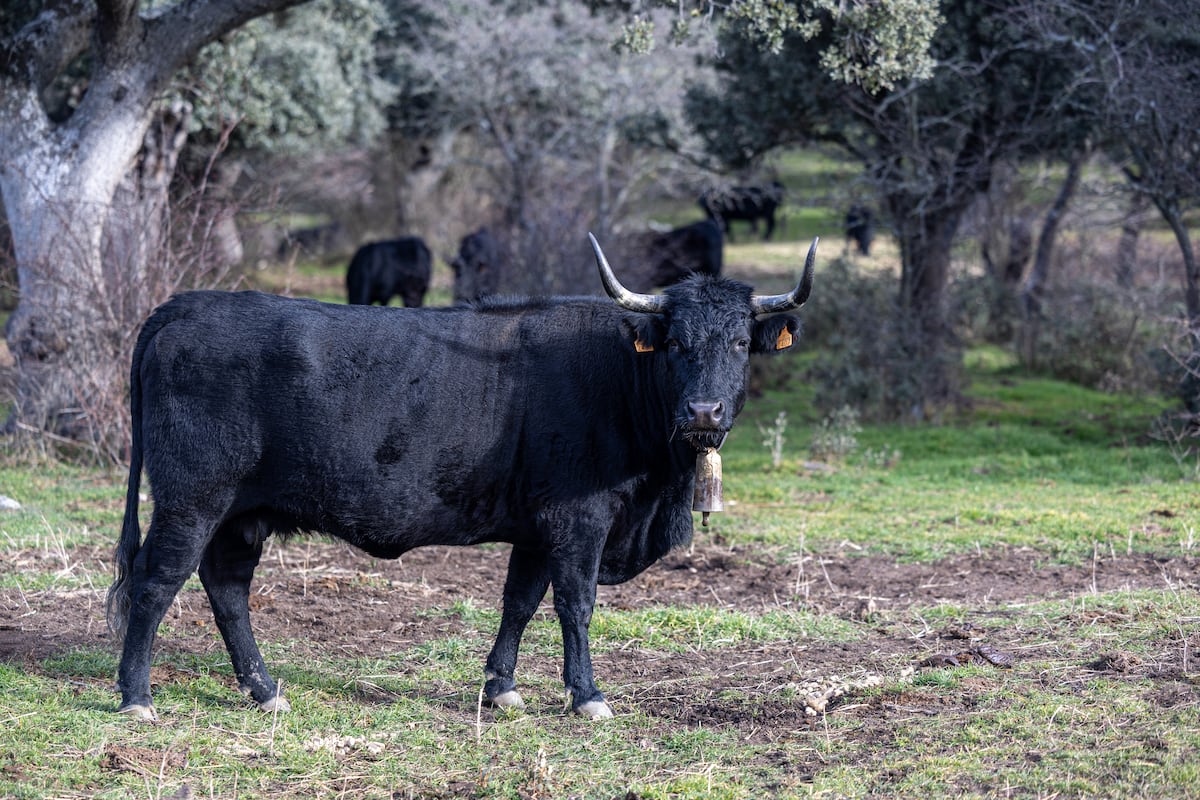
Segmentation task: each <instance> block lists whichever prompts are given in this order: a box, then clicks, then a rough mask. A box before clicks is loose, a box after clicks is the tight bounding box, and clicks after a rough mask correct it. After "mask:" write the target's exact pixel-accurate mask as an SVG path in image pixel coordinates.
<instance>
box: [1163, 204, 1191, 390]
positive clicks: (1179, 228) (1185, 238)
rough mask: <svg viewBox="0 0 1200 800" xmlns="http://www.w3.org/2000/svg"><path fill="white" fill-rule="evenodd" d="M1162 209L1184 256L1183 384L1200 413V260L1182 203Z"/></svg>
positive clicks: (1164, 205) (1164, 206)
mask: <svg viewBox="0 0 1200 800" xmlns="http://www.w3.org/2000/svg"><path fill="white" fill-rule="evenodd" d="M1156 204H1157V205H1158V210H1159V211H1160V212H1161V213H1162V215H1163V219H1165V220H1166V221H1167V224H1168V225H1170V226H1171V230H1172V231H1173V232H1174V233H1175V241H1176V242H1177V243H1178V244H1179V252H1180V254H1181V255H1182V256H1183V297H1184V308H1185V309H1186V314H1187V320H1186V327H1187V332H1186V336H1185V342H1184V348H1183V349H1184V352H1183V354H1182V356H1181V360H1182V362H1183V367H1184V370H1185V373H1184V376H1183V380H1182V382H1181V384H1180V395H1181V397H1182V399H1183V404H1184V406H1185V407H1186V408H1187V410H1188V411H1189V412H1190V413H1192V414H1200V263H1198V262H1197V260H1196V249H1195V247H1194V246H1193V245H1192V238H1191V234H1189V233H1188V228H1187V224H1186V223H1185V221H1184V219H1183V213H1182V211H1181V209H1180V208H1179V206H1178V205H1176V204H1174V203H1169V202H1165V201H1163V202H1158V201H1156Z"/></svg>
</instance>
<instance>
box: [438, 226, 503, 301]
mask: <svg viewBox="0 0 1200 800" xmlns="http://www.w3.org/2000/svg"><path fill="white" fill-rule="evenodd" d="M503 263H504V262H503V256H502V255H501V250H500V242H498V241H496V237H495V236H493V235H492V232H491V231H489V230H488V229H487V228H480V229H479V230H477V231H475V232H474V233H469V234H467V235H466V236H464V237H463V238H462V241H461V242H460V243H459V245H458V255H457V256H455V257H454V258H453V259H451V260H450V267H451V268H452V269H453V270H454V300H455V302H458V303H463V302H468V303H473V302H475V301H476V300H480V299H482V298H484V297H487V296H488V295H493V294H495V293H496V290H497V289H498V288H499V285H500V275H501V272H502V270H503Z"/></svg>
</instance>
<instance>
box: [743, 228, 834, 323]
mask: <svg viewBox="0 0 1200 800" xmlns="http://www.w3.org/2000/svg"><path fill="white" fill-rule="evenodd" d="M819 241H820V238H818V237H813V241H812V245H811V246H810V247H809V248H808V258H806V259H804V274H803V275H801V276H800V282H799V283H798V284H796V288H795V289H792V290H791V291H790V292H784V293H783V294H772V295H757V294H756V295H754V296H753V297H751V298H750V306H751V308H752V309H753V310H754V314H755V315H756V316H757V315H758V314H774V313H775V312H777V311H791V310H792V309H795V308H799V307H800V306H802V305H804V303H805V301H806V300H808V295H809V293H810V292H812V284H813V264H815V263H816V261H817V242H819Z"/></svg>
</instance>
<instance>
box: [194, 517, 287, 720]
mask: <svg viewBox="0 0 1200 800" xmlns="http://www.w3.org/2000/svg"><path fill="white" fill-rule="evenodd" d="M261 556H262V541H261V540H260V539H259V538H258V537H257V536H256V535H255V534H254V532H253V531H248V532H247V531H245V530H244V529H243V527H242V526H237V525H223V526H222V527H221V528H220V529H219V530H218V531H217V535H216V536H214V537H213V540H212V542H211V543H210V544H209V545H208V548H207V549H206V550H205V551H204V557H203V558H202V559H201V560H200V582H201V583H203V584H204V591H205V592H207V593H208V602H209V605H211V606H212V611H213V617H214V618H215V619H216V621H217V628H218V629H219V630H220V631H221V638H223V639H224V640H225V649H226V650H228V651H229V658H230V661H232V662H233V671H234V673H235V674H236V675H237V680H238V686H239V687H240V688H241V690H242V691H243V692H245V693H246V694H248V695H250V696H251V697H252V698H254V701H255V702H256V703H258V706H259V708H261V709H263V710H264V711H288V710H290V706H289V705H288V701H287V700H286V699H284V697H283V695H282V694H280V693H279V687H278V685H276V683H275V681H274V680H272V679H271V676H270V675H268V674H267V665H266V664H265V663H264V662H263V658H262V653H260V652H259V649H258V643H257V642H256V641H255V640H254V631H253V630H252V629H251V627H250V603H249V601H250V581H251V579H252V578H253V577H254V569H255V567H257V566H258V560H259V558H260V557H261Z"/></svg>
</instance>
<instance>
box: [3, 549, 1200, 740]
mask: <svg viewBox="0 0 1200 800" xmlns="http://www.w3.org/2000/svg"><path fill="white" fill-rule="evenodd" d="M108 558H109V555H108V553H107V552H105V551H102V550H99V549H98V550H96V551H94V552H87V551H82V552H81V551H76V552H72V553H71V554H70V555H69V556H64V554H61V553H59V554H53V553H47V552H44V551H39V552H26V553H20V554H17V555H16V556H14V557H11V558H6V559H5V560H4V561H2V562H0V573H4V572H9V573H11V572H18V573H19V572H21V571H22V570H27V569H31V568H32V569H36V570H37V571H38V572H46V571H51V572H52V571H53V570H54V567H55V566H56V564H55V563H54V562H55V560H56V559H60V560H63V562H64V564H63V566H64V567H69V566H70V564H74V565H76V566H79V565H83V564H86V565H87V566H89V567H90V568H98V567H99V565H100V564H106V563H107V561H108ZM1043 558H1044V556H1043V555H1041V554H1039V553H1037V552H1033V551H1026V550H1020V549H1004V550H998V551H994V552H988V553H986V554H983V555H970V556H959V557H955V558H948V559H944V560H942V561H938V562H936V563H930V564H910V563H902V562H897V561H895V560H892V559H887V558H880V557H872V556H857V555H826V556H819V557H818V556H815V555H810V556H806V557H804V558H800V557H796V558H794V559H793V560H791V561H790V562H785V563H779V561H778V560H777V559H772V558H769V557H768V554H764V553H761V552H758V551H756V550H755V549H752V548H749V547H723V546H720V545H717V544H711V543H710V544H702V545H697V546H696V547H695V548H694V549H693V550H692V551H691V552H676V553H673V554H671V555H670V556H668V557H667V558H666V559H664V560H663V561H661V562H660V563H659V564H657V565H655V566H654V567H652V568H651V569H649V570H647V571H646V572H645V573H643V574H642V575H641V576H639V577H638V578H636V579H634V580H632V581H630V582H628V583H626V584H623V585H620V586H607V587H601V588H600V591H599V598H598V605H599V607H600V608H605V607H608V608H618V609H639V608H647V607H654V606H663V605H674V606H694V605H707V606H719V607H724V608H728V609H743V610H747V611H762V610H769V609H801V610H811V611H815V612H819V613H822V614H832V615H837V616H840V617H844V618H847V619H851V620H855V621H857V622H859V623H863V624H862V626H861V627H862V631H863V635H862V636H861V637H860V638H856V639H855V640H854V641H850V642H822V641H819V640H814V639H809V640H805V641H803V642H776V643H770V642H767V643H762V642H747V643H742V644H736V645H734V646H728V645H726V646H722V647H720V648H715V649H705V648H702V647H699V646H698V647H697V649H696V650H694V651H689V652H685V653H671V654H665V653H659V652H653V651H647V650H645V649H643V648H641V647H639V646H637V644H636V643H633V644H632V645H631V646H630V647H628V648H623V649H616V650H608V651H606V652H600V653H599V654H598V655H597V658H596V669H597V676H598V679H599V681H600V683H601V685H602V687H604V688H605V689H606V691H607V692H608V693H609V694H610V697H611V699H612V701H613V704H614V707H615V708H616V710H617V711H618V713H619V712H620V706H621V705H622V704H624V703H632V704H636V706H637V707H638V708H639V709H640V710H642V711H643V712H645V713H648V714H651V715H659V716H661V717H663V718H664V719H670V720H674V721H677V722H681V723H684V724H688V725H701V724H703V725H709V726H711V725H732V726H736V727H738V728H744V729H745V732H746V736H747V737H748V738H749V739H750V740H754V739H770V738H771V737H772V736H775V735H778V732H779V731H784V730H787V729H788V728H789V727H790V726H792V725H795V724H800V723H801V722H803V718H804V716H805V714H806V711H805V708H804V706H803V705H798V704H767V703H761V702H754V701H753V700H752V698H753V696H754V690H755V689H756V688H764V689H765V688H772V687H773V688H778V687H780V686H784V685H789V684H790V685H800V686H803V685H805V684H804V681H812V680H817V681H818V682H819V681H820V680H822V679H823V677H824V676H830V675H840V676H851V675H854V674H871V673H876V672H880V673H885V674H892V675H895V674H896V672H897V670H898V669H899V668H902V667H903V666H905V665H908V666H911V667H914V668H915V667H919V666H920V665H921V663H922V661H924V660H925V659H928V658H929V657H930V656H934V655H937V654H939V653H944V652H950V653H953V652H963V651H964V649H966V648H969V647H970V645H971V643H975V644H978V643H980V642H984V643H986V645H987V647H992V648H995V649H997V650H998V651H1001V652H1004V653H1008V654H1010V655H1013V654H1015V657H1017V658H1038V657H1045V654H1044V653H1042V654H1039V653H1038V645H1037V644H1036V643H1034V644H1030V643H1028V642H1026V641H1024V640H1023V635H1024V634H1023V633H1022V632H1021V631H1019V630H1013V629H1012V626H1010V625H1008V624H1007V623H1006V613H1005V609H1011V608H1012V606H1013V604H1020V603H1024V602H1027V601H1040V600H1045V599H1049V598H1072V597H1079V596H1084V595H1088V594H1092V593H1094V592H1108V591H1114V590H1124V589H1140V588H1160V589H1162V588H1167V587H1171V588H1173V589H1175V590H1177V591H1178V590H1186V589H1191V590H1193V591H1194V590H1196V589H1200V559H1198V558H1195V557H1189V558H1184V557H1179V558H1162V559H1156V558H1151V557H1147V556H1138V555H1134V556H1124V555H1119V554H1112V553H1109V554H1105V555H1103V556H1102V557H1097V558H1096V559H1094V560H1091V561H1089V562H1088V563H1085V564H1081V565H1078V566H1063V565H1047V564H1044V563H1042V562H1043ZM46 562H49V563H46ZM506 564H507V549H505V548H502V547H479V548H467V549H459V548H425V549H422V550H417V551H413V552H412V553H409V554H406V555H405V556H404V557H403V558H401V559H398V560H395V561H384V560H378V559H373V558H370V557H368V556H365V555H363V554H361V553H359V552H357V551H355V550H353V549H352V548H350V547H348V546H346V545H342V544H339V543H329V542H322V541H313V540H308V541H305V540H293V541H291V542H289V543H288V544H286V545H285V546H283V547H272V548H271V549H269V550H268V553H267V554H266V556H265V557H264V559H263V563H262V565H260V568H259V572H258V575H257V577H256V579H255V585H254V595H253V596H252V600H251V607H252V619H253V621H254V624H255V628H256V631H257V635H258V637H259V640H260V641H261V642H290V643H292V644H291V645H290V648H291V653H292V655H291V656H290V658H295V659H299V658H302V657H303V656H304V655H307V654H311V655H313V656H334V655H340V656H356V655H357V656H366V657H385V656H388V655H390V654H392V653H395V652H397V651H399V650H403V649H406V648H408V647H411V646H413V645H414V644H418V643H421V642H423V641H426V640H429V639H432V638H438V637H445V636H447V635H453V634H454V632H455V629H456V628H457V627H458V626H459V625H461V623H460V622H459V621H458V618H457V617H456V616H455V615H453V614H438V613H433V614H430V613H422V612H428V611H430V610H435V609H446V608H448V607H449V606H451V605H452V604H453V603H455V602H456V601H463V600H469V601H471V602H472V603H473V604H474V605H475V606H477V607H479V608H484V609H490V608H498V606H499V598H500V592H501V587H502V586H503V580H504V572H505V567H506ZM105 588H106V587H97V588H96V589H95V590H91V589H81V590H75V591H71V592H20V591H15V590H4V591H0V659H3V660H4V661H8V662H12V663H21V664H24V665H27V666H29V667H32V668H36V667H35V662H37V661H39V660H41V659H45V658H47V657H50V656H53V655H55V654H58V653H64V652H68V651H70V650H72V649H75V648H79V647H89V648H94V647H96V646H98V645H100V646H111V639H110V638H109V636H108V634H107V632H106V631H105V625H104V621H103V602H104V598H103V592H104V589H105ZM943 604H950V605H952V606H953V607H954V608H956V609H959V610H960V611H959V613H958V614H956V615H955V616H956V619H957V618H958V617H961V619H958V620H957V622H956V623H953V624H950V625H942V626H941V627H940V628H939V629H929V628H928V627H926V626H924V625H923V623H922V622H921V616H920V614H919V613H910V610H913V611H914V612H915V611H917V610H924V609H928V608H929V607H936V606H940V605H943ZM543 613H545V614H552V613H553V612H552V611H551V610H550V608H549V604H548V603H547V604H545V605H544V606H543ZM168 623H169V624H170V630H169V632H167V633H164V635H163V636H161V637H160V647H161V648H162V650H163V653H164V655H166V656H167V657H166V658H160V663H163V664H164V666H159V667H156V668H155V670H156V675H155V681H156V682H161V681H164V680H171V676H170V675H169V674H164V673H163V672H162V671H164V670H166V671H169V670H171V667H170V666H169V663H170V659H169V653H171V652H200V653H207V652H212V651H213V650H214V649H217V650H219V649H221V644H220V641H219V639H218V638H217V637H216V636H215V634H214V630H215V628H214V626H213V622H212V617H211V613H210V611H209V609H208V605H207V601H206V600H205V598H204V596H203V593H202V592H201V591H198V590H192V591H185V592H184V593H182V594H181V595H180V598H179V602H177V603H176V605H175V606H174V607H173V609H172V611H171V612H170V613H169V618H168ZM698 645H699V643H698ZM485 655H486V653H480V655H479V658H480V661H481V662H482V658H483V657H484V656H485ZM547 661H548V659H544V658H530V657H527V658H525V659H524V660H523V661H522V669H523V670H528V669H532V670H534V671H535V672H537V673H539V674H541V675H544V676H554V675H555V674H557V673H556V670H557V669H558V666H559V665H558V663H557V661H558V659H553V662H554V663H545V662H547ZM527 662H528V663H527ZM480 666H481V669H482V663H481V665H480ZM1147 667H1148V668H1149V665H1147ZM1115 668H1116V666H1114V669H1115ZM181 679H182V678H181ZM231 682H232V679H231ZM830 685H831V684H830ZM444 688H446V689H448V690H449V691H454V687H444ZM736 689H745V690H747V695H746V696H747V698H748V699H747V701H745V702H733V701H730V700H729V699H728V698H729V696H730V695H729V691H730V690H736ZM470 691H473V689H471V690H470ZM719 693H720V694H721V696H720V699H718V697H717V696H718V694H719ZM114 701H115V698H114ZM546 702H547V703H548V702H549V700H547V701H546ZM809 716H811V713H810V714H809ZM783 717H788V719H784V718H783ZM764 723H770V724H764Z"/></svg>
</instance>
